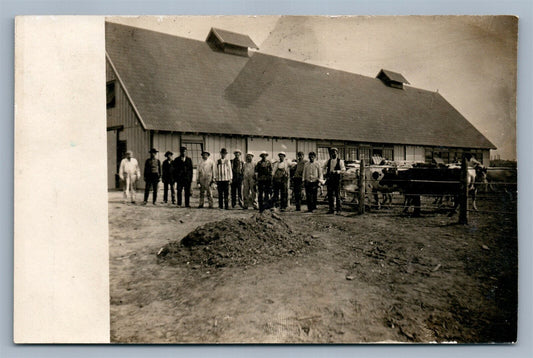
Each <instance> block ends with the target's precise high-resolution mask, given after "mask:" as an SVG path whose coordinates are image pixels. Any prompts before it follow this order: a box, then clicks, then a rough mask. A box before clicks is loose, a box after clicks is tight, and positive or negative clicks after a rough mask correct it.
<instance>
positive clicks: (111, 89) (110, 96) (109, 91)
mask: <svg viewBox="0 0 533 358" xmlns="http://www.w3.org/2000/svg"><path fill="white" fill-rule="evenodd" d="M106 95H107V105H106V108H107V109H109V108H114V107H115V104H116V99H115V81H114V80H113V81H109V82H107V84H106Z"/></svg>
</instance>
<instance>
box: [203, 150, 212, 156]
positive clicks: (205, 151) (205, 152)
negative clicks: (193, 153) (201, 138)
mask: <svg viewBox="0 0 533 358" xmlns="http://www.w3.org/2000/svg"><path fill="white" fill-rule="evenodd" d="M204 154H207V155H211V153H209V152H208V151H207V150H204V151H203V152H202V155H204Z"/></svg>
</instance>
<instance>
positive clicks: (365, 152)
mask: <svg viewBox="0 0 533 358" xmlns="http://www.w3.org/2000/svg"><path fill="white" fill-rule="evenodd" d="M370 151H371V148H370V147H359V160H361V159H364V160H365V161H366V162H367V163H368V164H370Z"/></svg>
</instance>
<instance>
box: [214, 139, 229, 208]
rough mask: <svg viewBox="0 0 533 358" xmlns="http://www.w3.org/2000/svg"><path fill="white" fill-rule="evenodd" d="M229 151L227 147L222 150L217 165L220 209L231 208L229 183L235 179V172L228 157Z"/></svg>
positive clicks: (216, 178)
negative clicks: (229, 203) (229, 204)
mask: <svg viewBox="0 0 533 358" xmlns="http://www.w3.org/2000/svg"><path fill="white" fill-rule="evenodd" d="M226 155H228V151H227V150H226V148H222V149H221V150H220V159H218V160H217V164H216V167H215V181H216V182H217V189H218V207H219V208H220V209H223V208H225V209H226V210H228V209H229V206H228V201H229V200H228V199H229V198H228V197H229V184H230V183H231V180H232V179H233V172H232V170H231V163H230V161H229V159H228V158H226Z"/></svg>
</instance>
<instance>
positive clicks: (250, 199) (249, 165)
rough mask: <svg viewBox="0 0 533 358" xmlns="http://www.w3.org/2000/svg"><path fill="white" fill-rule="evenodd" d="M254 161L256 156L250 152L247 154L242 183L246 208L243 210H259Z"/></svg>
mask: <svg viewBox="0 0 533 358" xmlns="http://www.w3.org/2000/svg"><path fill="white" fill-rule="evenodd" d="M253 159H254V154H253V153H251V152H248V153H247V154H246V162H245V163H244V166H243V179H242V180H243V181H242V190H243V193H242V195H243V200H244V207H243V209H248V207H249V206H251V207H253V208H254V209H257V202H256V200H255V196H256V187H255V186H256V183H255V165H254V163H253V162H252V161H253Z"/></svg>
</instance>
